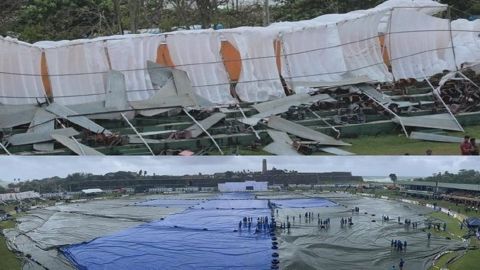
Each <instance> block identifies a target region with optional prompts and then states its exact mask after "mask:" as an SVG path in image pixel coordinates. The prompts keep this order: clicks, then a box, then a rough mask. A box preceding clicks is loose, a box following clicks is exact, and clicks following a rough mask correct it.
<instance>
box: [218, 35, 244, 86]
mask: <svg viewBox="0 0 480 270" xmlns="http://www.w3.org/2000/svg"><path fill="white" fill-rule="evenodd" d="M220 54H221V55H222V59H223V64H224V65H225V69H226V70H227V72H228V76H229V77H230V81H232V82H238V80H239V79H240V74H241V72H242V58H241V56H240V52H239V51H238V50H237V48H235V46H233V45H232V44H231V43H230V42H228V41H226V40H223V41H222V45H221V48H220Z"/></svg>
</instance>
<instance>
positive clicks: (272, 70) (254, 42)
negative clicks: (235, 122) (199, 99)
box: [222, 27, 285, 102]
mask: <svg viewBox="0 0 480 270" xmlns="http://www.w3.org/2000/svg"><path fill="white" fill-rule="evenodd" d="M222 36H223V37H224V38H225V39H226V40H228V41H229V42H230V43H232V44H233V46H235V48H236V49H237V50H238V51H239V52H240V56H241V58H242V72H241V74H240V79H239V81H238V84H237V86H236V88H235V89H236V92H237V94H238V96H239V97H240V99H241V100H242V101H247V102H258V101H267V100H272V99H275V98H280V97H284V96H285V91H284V90H283V86H282V83H281V81H280V75H279V74H278V69H277V63H276V58H275V51H274V47H273V44H274V40H275V39H276V38H277V36H278V31H277V30H274V29H269V28H261V27H240V28H236V29H232V30H225V31H223V32H222Z"/></svg>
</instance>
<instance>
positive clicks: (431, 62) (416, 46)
mask: <svg viewBox="0 0 480 270" xmlns="http://www.w3.org/2000/svg"><path fill="white" fill-rule="evenodd" d="M449 30H450V28H449V20H445V19H439V18H435V17H432V16H428V15H425V14H422V13H419V12H417V11H415V10H411V9H394V10H393V12H392V20H391V27H390V31H389V32H390V33H391V34H390V38H388V35H387V41H386V45H387V47H388V51H389V52H390V56H391V63H392V69H393V75H394V77H395V78H396V79H409V78H413V79H420V80H424V77H425V76H426V77H427V78H428V77H430V76H432V75H435V74H437V73H441V72H443V71H444V70H454V69H455V63H454V61H453V50H452V44H451V38H450V32H449Z"/></svg>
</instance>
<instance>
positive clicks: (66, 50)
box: [45, 41, 109, 105]
mask: <svg viewBox="0 0 480 270" xmlns="http://www.w3.org/2000/svg"><path fill="white" fill-rule="evenodd" d="M45 56H46V58H47V64H48V72H49V74H50V82H51V83H52V92H53V96H54V97H55V102H57V103H59V104H62V105H71V104H81V103H87V102H95V101H104V100H105V92H106V90H105V82H104V78H105V72H107V71H108V70H109V67H108V60H107V56H106V54H105V49H104V42H103V41H94V42H86V43H76V44H73V45H65V46H60V47H55V48H47V49H45ZM74 74H78V75H74Z"/></svg>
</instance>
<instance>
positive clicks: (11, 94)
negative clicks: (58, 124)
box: [0, 37, 45, 105]
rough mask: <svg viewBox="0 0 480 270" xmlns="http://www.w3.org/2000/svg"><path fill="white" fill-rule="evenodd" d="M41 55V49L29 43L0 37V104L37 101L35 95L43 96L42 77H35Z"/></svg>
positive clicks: (33, 102) (37, 72) (38, 72)
mask: <svg viewBox="0 0 480 270" xmlns="http://www.w3.org/2000/svg"><path fill="white" fill-rule="evenodd" d="M41 55H42V52H41V51H40V49H39V48H36V47H34V46H32V45H30V44H27V43H23V42H19V41H17V40H14V39H11V38H3V37H0V59H1V61H0V103H1V104H12V105H15V104H36V103H37V101H36V99H35V97H39V98H42V97H44V96H45V91H44V88H43V84H42V78H41V77H40V76H38V75H39V74H40V73H41V71H40V59H41ZM22 74H29V75H22ZM30 75H33V76H30ZM35 75H37V76H35Z"/></svg>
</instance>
